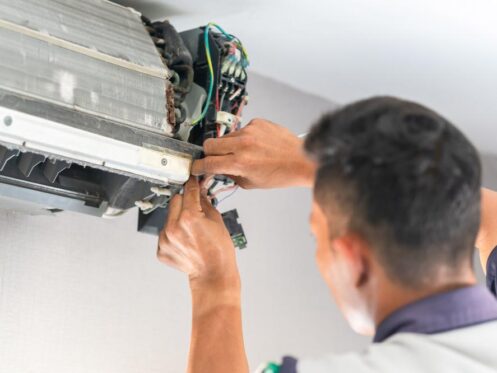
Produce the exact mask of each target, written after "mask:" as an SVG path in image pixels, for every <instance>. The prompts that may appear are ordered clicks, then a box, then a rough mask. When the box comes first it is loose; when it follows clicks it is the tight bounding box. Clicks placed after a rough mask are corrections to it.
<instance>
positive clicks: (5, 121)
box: [3, 115, 12, 127]
mask: <svg viewBox="0 0 497 373" xmlns="http://www.w3.org/2000/svg"><path fill="white" fill-rule="evenodd" d="M3 124H5V125H6V126H7V127H8V126H10V125H11V124H12V117H11V116H10V115H7V116H6V117H4V118H3Z"/></svg>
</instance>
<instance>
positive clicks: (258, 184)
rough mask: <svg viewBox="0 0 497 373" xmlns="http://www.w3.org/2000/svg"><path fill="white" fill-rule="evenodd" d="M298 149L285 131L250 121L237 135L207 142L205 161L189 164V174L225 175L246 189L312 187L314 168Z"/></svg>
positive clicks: (299, 145) (297, 142) (296, 140)
mask: <svg viewBox="0 0 497 373" xmlns="http://www.w3.org/2000/svg"><path fill="white" fill-rule="evenodd" d="M302 145H303V142H302V140H300V139H299V138H298V137H297V136H295V135H294V134H292V133H291V132H290V131H289V130H287V129H286V128H284V127H281V126H279V125H277V124H274V123H271V122H269V121H267V120H263V119H254V120H252V121H251V122H250V123H249V124H248V125H247V126H246V127H244V128H243V129H241V130H240V131H237V132H233V133H230V134H229V135H226V136H223V137H221V138H217V139H207V140H206V141H205V142H204V152H205V155H206V157H205V158H204V159H200V160H198V161H195V162H194V163H193V167H192V174H194V175H204V174H218V175H228V176H230V177H232V178H233V179H234V180H235V181H236V182H237V184H238V185H240V186H241V187H242V188H246V189H251V188H278V187H288V186H312V184H313V182H314V173H315V165H314V164H313V162H311V161H310V160H308V159H307V158H306V156H305V154H304V152H303V149H302Z"/></svg>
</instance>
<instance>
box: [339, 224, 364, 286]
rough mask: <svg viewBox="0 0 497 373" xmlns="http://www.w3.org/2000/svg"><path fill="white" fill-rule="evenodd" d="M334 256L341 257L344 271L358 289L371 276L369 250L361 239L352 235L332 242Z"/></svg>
mask: <svg viewBox="0 0 497 373" xmlns="http://www.w3.org/2000/svg"><path fill="white" fill-rule="evenodd" d="M332 245H333V248H334V250H335V251H336V255H339V256H341V259H342V260H343V262H344V264H345V266H346V267H347V268H345V270H346V271H347V272H348V274H349V276H352V278H351V281H352V282H353V284H354V285H355V286H356V287H357V288H359V287H362V286H363V285H365V284H366V283H367V282H368V280H369V278H370V276H371V273H370V271H371V268H372V265H371V264H372V263H371V249H370V247H369V245H368V244H367V243H366V241H365V240H364V239H362V237H360V236H359V235H357V234H354V233H347V234H344V235H342V236H340V237H338V238H336V239H334V240H333V242H332Z"/></svg>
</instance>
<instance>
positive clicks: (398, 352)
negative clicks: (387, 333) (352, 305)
mask: <svg viewBox="0 0 497 373" xmlns="http://www.w3.org/2000/svg"><path fill="white" fill-rule="evenodd" d="M496 344H497V321H491V322H486V323H483V324H479V325H474V326H470V327H466V328H461V329H457V330H452V331H448V332H443V333H437V334H431V335H428V334H416V333H399V334H396V335H394V336H392V337H390V338H388V339H387V340H386V341H384V342H382V343H375V344H372V345H371V346H369V347H368V348H366V349H365V350H363V351H360V352H350V353H346V354H341V355H332V354H330V355H326V356H323V357H320V358H316V359H312V358H311V359H300V360H299V361H298V363H297V364H296V372H298V373H311V372H312V373H321V372H323V373H324V372H330V371H332V372H352V371H353V372H357V373H362V372H368V373H373V372H382V373H384V372H385V373H389V372H399V371H402V372H428V373H430V372H440V371H447V367H450V366H454V367H461V366H462V367H465V369H462V371H471V372H480V371H482V372H483V371H485V372H486V371H488V370H485V365H484V364H485V363H482V362H486V363H487V364H489V365H488V367H487V369H489V368H492V367H495V366H497V356H496V354H495V346H496ZM492 369H493V368H492ZM449 370H450V369H449Z"/></svg>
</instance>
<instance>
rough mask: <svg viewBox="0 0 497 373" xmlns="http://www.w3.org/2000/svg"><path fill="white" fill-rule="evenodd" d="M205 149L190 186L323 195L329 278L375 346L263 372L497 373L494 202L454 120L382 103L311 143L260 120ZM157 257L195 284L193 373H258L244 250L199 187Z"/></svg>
mask: <svg viewBox="0 0 497 373" xmlns="http://www.w3.org/2000/svg"><path fill="white" fill-rule="evenodd" d="M204 149H205V154H206V158H204V159H202V160H199V161H197V162H195V163H194V165H193V169H192V173H193V174H194V175H206V174H225V175H229V176H231V177H233V178H234V179H235V180H236V181H237V183H238V184H239V185H240V186H241V187H243V188H278V187H290V186H308V187H313V190H314V198H313V205H312V214H311V219H310V224H311V227H312V231H313V233H314V235H315V237H316V242H317V250H316V262H317V265H318V268H319V271H320V273H321V275H322V276H323V278H324V280H325V281H326V283H327V285H328V286H329V288H330V290H331V293H332V295H333V297H334V299H335V301H336V303H337V304H338V307H339V308H340V310H341V311H342V313H343V314H344V315H345V317H346V319H347V320H348V322H349V324H350V325H351V327H352V328H353V329H354V330H355V331H356V332H358V333H361V334H367V335H374V337H373V343H372V345H371V346H370V347H369V348H367V349H366V350H365V351H362V352H352V353H346V354H341V355H328V356H324V357H322V358H317V359H305V358H304V359H296V358H293V357H285V358H283V359H282V360H280V361H279V362H278V363H277V364H268V365H266V366H265V367H264V368H262V371H263V372H279V373H286V372H299V373H311V372H312V373H321V372H322V373H324V372H327V373H328V372H347V373H348V372H353V373H361V372H368V373H373V372H382V373H386V372H395V373H398V372H400V373H408V372H423V373H429V372H433V373H440V372H471V373H477V372H482V373H483V372H497V300H496V299H495V297H494V295H495V291H496V289H495V284H496V273H497V250H494V247H495V246H496V245H497V193H494V192H491V191H489V190H484V189H481V166H480V160H479V157H478V153H477V151H476V149H475V148H474V146H473V145H472V144H471V143H470V142H469V141H468V139H467V138H466V137H465V136H464V135H463V134H462V133H461V132H460V131H459V130H458V129H457V128H456V127H455V126H454V125H452V124H451V123H450V122H449V121H448V120H446V119H445V118H443V117H442V116H440V115H439V114H437V113H435V112H434V111H432V110H430V109H428V108H426V107H424V106H421V105H419V104H416V103H413V102H408V101H404V100H399V99H396V98H391V97H376V98H372V99H368V100H364V101H360V102H357V103H354V104H352V105H349V106H346V107H344V108H342V109H340V110H338V111H336V112H333V113H330V114H328V115H325V116H324V117H322V118H321V119H320V120H319V121H318V123H317V124H315V125H314V126H313V127H312V129H311V131H310V133H309V134H308V135H307V137H306V139H305V143H304V144H302V142H301V140H300V139H298V138H297V137H296V136H294V135H293V134H291V133H290V132H289V131H288V130H286V129H285V128H283V127H280V126H278V125H276V124H273V123H271V122H269V121H265V120H261V119H255V120H253V121H252V122H250V124H249V125H247V126H246V127H245V128H244V129H242V130H241V131H239V132H236V133H233V134H230V135H228V136H225V137H222V138H219V139H212V140H207V141H206V142H205V144H204ZM481 206H482V208H481ZM480 220H481V225H480ZM475 242H476V246H477V248H478V250H479V254H480V258H481V263H482V265H483V267H484V269H485V270H486V275H487V285H488V289H487V288H485V287H483V286H480V285H477V281H476V278H475V274H474V272H473V269H472V258H473V251H474V247H475ZM158 257H159V259H160V260H161V261H162V262H164V263H166V264H168V265H170V266H172V267H175V268H177V269H179V270H181V271H183V272H185V273H186V274H187V275H188V279H189V283H190V289H191V294H192V304H193V328H192V336H191V346H190V356H189V372H194V373H197V372H198V373H207V372H208V373H210V372H212V373H218V372H226V373H228V372H229V373H235V372H243V373H245V372H248V371H249V368H248V364H247V358H246V355H245V350H244V343H243V334H242V317H241V306H240V297H241V296H240V287H241V286H240V277H239V272H238V268H237V263H236V258H235V250H234V248H233V244H232V241H231V239H230V236H229V234H228V232H227V230H226V228H225V227H224V224H223V221H222V218H221V216H220V214H219V213H218V212H217V211H216V209H214V208H213V207H212V206H211V205H210V203H209V202H208V200H207V198H206V197H205V196H204V195H203V192H202V191H201V190H200V188H199V184H198V182H197V180H196V179H195V178H194V177H192V178H191V179H190V180H189V181H188V183H187V184H186V186H185V191H184V194H183V196H176V197H174V199H173V200H172V202H171V204H170V210H169V216H168V219H167V222H166V224H165V227H164V230H163V231H162V233H161V236H160V240H159V249H158ZM489 290H490V291H489ZM492 292H493V293H494V294H492ZM275 317H277V316H276V315H275ZM261 338H264V336H261Z"/></svg>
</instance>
